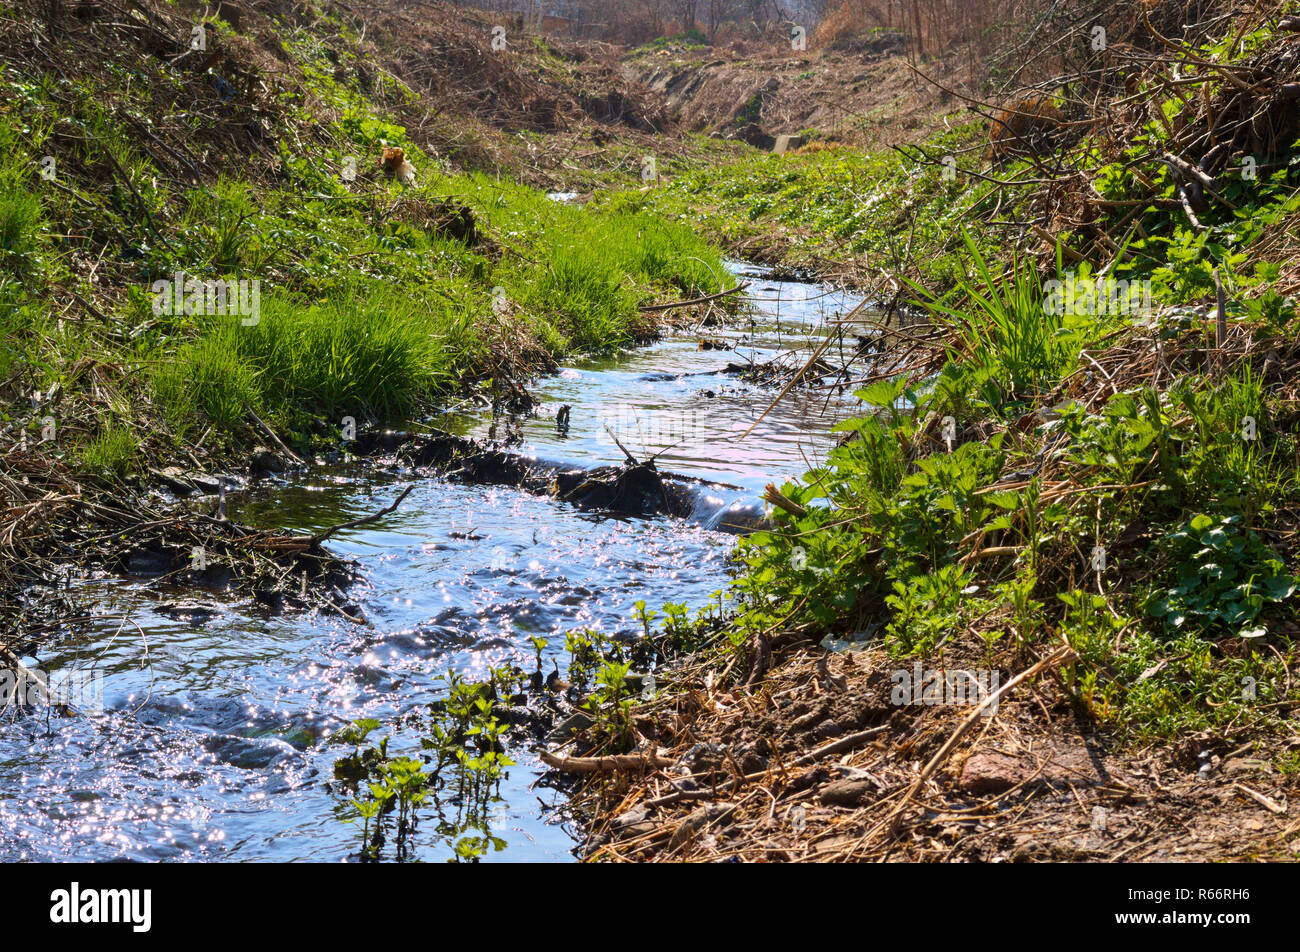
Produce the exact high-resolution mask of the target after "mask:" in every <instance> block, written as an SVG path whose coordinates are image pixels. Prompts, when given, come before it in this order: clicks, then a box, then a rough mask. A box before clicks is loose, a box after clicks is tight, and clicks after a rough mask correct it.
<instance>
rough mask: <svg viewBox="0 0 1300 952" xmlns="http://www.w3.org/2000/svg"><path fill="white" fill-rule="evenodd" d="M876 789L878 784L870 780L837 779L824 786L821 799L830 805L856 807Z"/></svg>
mask: <svg viewBox="0 0 1300 952" xmlns="http://www.w3.org/2000/svg"><path fill="white" fill-rule="evenodd" d="M875 790H876V785H875V784H874V783H872V782H871V781H870V780H837V781H835V782H834V783H830V784H827V785H826V786H825V787H823V788H822V792H821V800H822V803H823V804H825V805H826V806H828V807H856V806H860V805H861V804H862V803H863V802H864V801H865V800H867V799H868V798H869V797H870V796H871V795H872V794H873V793H875Z"/></svg>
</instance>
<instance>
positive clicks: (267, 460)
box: [248, 446, 284, 476]
mask: <svg viewBox="0 0 1300 952" xmlns="http://www.w3.org/2000/svg"><path fill="white" fill-rule="evenodd" d="M248 469H249V471H250V472H251V473H253V475H255V476H269V475H272V474H273V473H282V472H284V460H282V459H280V457H279V456H277V455H276V454H275V453H272V452H271V451H270V450H269V449H267V448H266V447H265V446H255V447H253V452H252V453H251V454H250V455H249V459H248Z"/></svg>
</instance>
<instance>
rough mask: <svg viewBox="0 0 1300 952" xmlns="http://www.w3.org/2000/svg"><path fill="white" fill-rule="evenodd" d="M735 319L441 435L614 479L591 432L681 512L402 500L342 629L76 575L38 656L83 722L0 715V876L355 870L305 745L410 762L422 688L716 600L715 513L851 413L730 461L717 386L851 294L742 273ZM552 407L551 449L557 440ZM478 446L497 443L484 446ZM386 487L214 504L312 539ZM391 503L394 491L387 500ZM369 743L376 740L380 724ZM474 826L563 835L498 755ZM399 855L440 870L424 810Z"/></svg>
mask: <svg viewBox="0 0 1300 952" xmlns="http://www.w3.org/2000/svg"><path fill="white" fill-rule="evenodd" d="M751 280H752V281H753V284H752V287H751V289H750V293H751V294H752V295H753V297H754V298H755V300H756V303H757V308H756V313H755V314H754V316H753V320H752V321H748V322H745V323H742V324H741V325H740V326H737V327H733V328H729V329H726V330H718V329H715V328H710V329H707V331H704V332H703V333H704V334H706V335H707V337H708V338H709V339H710V340H712V341H717V342H720V343H722V344H723V345H725V346H727V347H729V348H730V349H725V350H703V349H701V348H700V346H699V341H700V339H701V338H700V336H699V335H690V336H682V337H679V338H673V339H668V340H665V341H663V342H661V343H658V344H656V345H654V346H652V347H649V348H646V349H644V350H639V351H636V352H633V353H631V354H627V355H623V356H621V357H618V358H609V359H602V360H590V361H582V362H578V363H576V364H574V365H572V366H570V367H568V368H565V369H564V370H563V371H562V372H561V373H560V374H558V375H557V376H555V377H553V378H551V379H548V380H546V381H543V382H542V383H541V385H540V386H539V387H538V390H537V396H538V399H539V401H540V405H539V412H538V414H537V415H536V416H534V417H530V418H527V419H518V420H504V421H503V420H497V421H495V422H494V421H493V420H492V419H491V418H489V417H474V416H461V417H459V418H457V419H455V420H454V421H444V422H453V423H454V424H455V425H456V427H457V429H458V430H460V431H461V432H466V433H470V434H472V435H478V436H487V435H488V434H489V431H492V430H493V428H494V427H495V428H496V429H497V430H498V431H499V430H500V429H501V428H502V427H508V428H512V429H513V431H514V437H515V438H516V439H518V440H519V441H521V446H520V448H521V450H523V451H526V452H529V453H534V454H536V455H538V456H541V457H544V458H548V459H555V460H561V461H569V462H572V463H576V464H581V465H584V466H597V465H601V464H607V463H616V462H619V461H621V459H622V452H621V450H619V449H618V447H617V446H616V445H615V444H614V441H613V440H611V439H610V438H609V434H608V432H607V431H606V429H605V428H606V427H608V428H609V430H612V431H613V432H614V433H615V434H616V435H618V437H619V440H620V441H621V442H623V443H624V445H626V446H628V448H629V449H631V450H632V451H633V452H634V453H637V454H642V455H649V454H652V453H660V454H661V455H660V457H659V465H660V467H661V468H662V469H665V470H671V471H674V472H678V473H683V474H685V475H688V476H693V477H699V478H701V479H703V480H707V481H717V482H718V483H724V484H726V486H725V487H724V486H710V487H707V488H705V489H704V490H702V492H701V500H702V502H701V506H700V511H699V513H698V516H699V517H698V518H692V519H670V518H662V517H656V518H632V517H628V518H615V517H611V516H609V515H606V514H602V513H600V512H596V511H590V510H581V509H578V508H576V507H574V506H571V505H568V504H566V503H562V502H558V501H556V500H553V499H550V498H547V497H545V496H539V495H531V494H529V493H526V492H523V491H520V490H518V489H514V488H510V487H494V486H472V485H461V484H454V483H449V482H446V481H444V480H439V479H427V480H421V481H419V482H417V484H416V488H415V490H414V492H412V493H411V495H410V496H409V497H408V498H407V499H406V501H405V502H404V503H403V505H402V507H401V508H400V509H399V510H397V511H396V512H394V513H392V514H390V515H388V516H385V517H384V518H383V519H382V520H380V521H378V522H375V523H371V524H368V525H366V526H364V527H362V528H358V529H354V530H350V531H347V532H344V533H341V534H339V535H337V536H335V537H334V538H333V539H332V540H331V543H330V545H331V547H332V549H333V550H334V551H335V552H337V553H339V554H341V555H347V556H350V557H352V558H355V559H356V560H357V561H358V562H359V563H360V565H361V567H362V574H363V577H364V579H365V581H364V583H362V584H361V585H360V586H359V587H358V588H357V589H356V590H355V591H353V592H352V593H351V598H352V600H353V602H354V606H355V609H356V610H359V611H360V612H361V613H363V614H364V616H365V618H366V619H367V620H368V624H367V625H358V624H353V623H351V622H349V621H347V620H345V619H344V618H342V617H341V616H340V615H338V614H333V613H331V614H312V615H306V616H301V615H300V616H277V615H274V614H272V613H269V612H267V611H265V610H263V609H262V608H261V607H260V606H258V605H256V604H255V603H252V602H233V601H230V600H229V599H228V598H227V597H226V596H224V595H223V594H222V593H221V592H216V591H202V590H195V589H192V588H191V589H186V590H169V589H167V588H165V587H161V586H160V585H159V584H157V583H156V582H152V583H151V582H150V581H149V580H143V579H135V580H131V579H105V578H98V579H85V580H82V581H80V582H78V583H75V584H78V585H80V586H81V587H82V589H83V591H82V592H81V594H83V595H85V596H88V597H89V599H90V600H93V602H94V603H95V604H96V606H97V615H96V617H95V618H94V620H93V621H92V622H90V623H88V624H84V625H79V626H77V628H76V633H75V634H65V635H63V636H62V637H60V638H58V639H55V640H54V641H53V642H52V643H51V644H50V645H48V646H47V648H46V649H44V653H43V654H42V656H41V657H40V659H39V661H36V659H28V661H29V662H32V663H34V664H37V665H39V667H41V668H42V669H44V670H49V671H55V670H60V669H71V668H76V667H81V668H86V667H87V666H91V665H93V668H94V670H95V671H96V673H97V674H98V675H102V679H101V680H97V681H96V685H97V687H98V689H100V690H102V699H103V708H104V710H103V712H102V713H94V712H90V713H87V714H85V715H84V716H81V717H77V718H67V719H45V718H43V717H36V716H29V717H22V718H18V717H13V716H11V714H12V712H9V713H7V714H6V715H5V716H4V723H3V725H2V727H0V858H3V859H5V860H17V859H34V860H63V859H80V860H109V859H134V860H191V859H216V860H314V861H341V860H345V859H349V858H351V857H353V856H355V854H356V847H357V840H358V835H357V834H358V831H357V830H356V829H355V828H354V827H352V826H349V825H345V824H343V823H341V822H339V820H340V818H341V816H342V812H343V807H342V804H343V803H344V799H343V798H342V797H341V796H339V795H338V792H337V791H331V790H330V789H329V786H330V784H329V781H330V780H331V771H332V765H333V763H334V761H335V760H336V759H337V757H338V756H339V755H340V753H342V752H344V751H343V749H342V748H340V747H338V746H331V745H328V744H327V743H325V742H324V741H325V739H326V738H327V737H328V736H329V735H330V734H331V733H333V732H335V731H337V730H338V729H339V728H341V727H343V726H344V725H346V724H348V723H350V722H351V721H354V720H356V719H358V718H361V717H372V718H375V719H377V720H379V721H380V722H381V724H382V725H384V726H383V727H382V728H381V730H380V732H379V733H380V734H388V733H392V735H393V740H392V745H393V748H394V749H399V748H402V747H403V746H404V745H405V746H406V747H408V748H417V749H418V740H417V739H416V738H415V737H414V736H410V732H409V731H405V730H403V729H402V728H401V727H400V726H396V725H400V724H401V722H402V719H403V717H404V716H406V715H410V714H412V713H413V712H415V711H418V710H420V709H423V708H424V707H425V706H426V705H427V703H428V702H429V700H430V699H432V698H433V697H434V696H436V695H437V694H438V693H439V692H440V691H441V690H442V688H443V684H442V682H441V681H440V680H439V676H440V675H441V674H443V673H444V672H446V671H448V670H449V669H450V670H455V671H457V672H459V673H460V674H462V675H463V676H465V677H467V678H471V679H473V678H476V677H479V678H481V677H483V676H485V675H486V674H487V671H488V668H489V667H492V666H496V665H501V664H504V663H507V662H514V663H518V664H520V665H521V666H524V667H529V668H531V666H532V663H533V662H532V658H533V649H532V647H531V645H530V644H529V641H528V638H529V636H530V635H543V636H546V637H548V638H549V645H548V648H547V656H546V660H545V662H544V667H546V668H547V669H550V668H551V667H552V666H553V662H552V659H554V661H555V662H556V663H558V664H559V666H560V667H561V668H563V666H564V664H565V658H563V657H562V653H563V652H562V650H561V646H562V645H563V633H564V632H565V631H567V630H570V629H573V628H579V627H581V628H594V629H599V630H603V631H605V632H606V633H609V634H616V633H620V632H623V633H626V634H628V635H631V634H633V633H634V631H633V626H634V624H635V623H634V622H633V621H632V617H633V605H634V603H635V602H637V601H638V600H644V601H645V602H646V603H647V604H648V605H650V606H658V605H662V604H663V603H664V602H668V601H674V602H686V603H687V604H689V605H691V606H693V607H694V606H699V605H702V604H704V603H705V602H707V601H708V600H709V599H710V597H711V595H713V593H714V592H716V591H717V590H718V589H719V588H722V587H723V586H724V585H725V583H726V577H727V574H726V561H727V557H728V555H729V553H730V551H731V548H732V546H733V545H734V543H735V536H734V535H728V534H725V533H723V532H719V531H717V530H716V529H715V528H713V527H712V526H714V525H716V522H717V518H718V514H719V513H722V512H725V511H726V510H727V509H728V508H729V507H736V506H739V507H755V506H757V503H756V499H757V496H758V494H759V493H761V490H762V487H763V485H765V484H766V483H767V482H769V481H771V480H772V479H777V480H779V479H780V478H782V477H786V476H791V475H795V474H797V473H799V472H802V471H803V470H805V469H806V468H807V466H808V465H809V463H812V462H815V461H816V458H817V457H818V456H820V455H821V454H824V452H825V450H826V449H827V448H828V447H829V446H830V445H831V438H830V436H829V427H830V425H831V423H833V422H834V420H836V419H839V418H842V417H843V416H844V415H845V414H846V413H847V412H848V410H849V407H850V403H849V402H848V401H847V400H846V398H845V397H844V396H843V395H840V394H833V395H832V396H831V397H830V398H829V399H828V396H827V394H828V391H824V390H809V391H806V392H798V391H796V392H794V393H792V394H791V396H790V397H789V398H787V400H785V401H783V402H782V403H781V404H780V405H779V406H778V408H777V409H776V410H774V411H773V412H772V413H771V414H769V415H768V417H767V418H766V419H765V420H764V421H763V422H762V423H761V424H760V426H759V427H758V428H757V429H755V431H754V433H753V434H751V436H750V437H749V438H747V439H746V440H744V441H742V442H739V443H737V442H735V440H734V437H735V436H737V435H739V433H743V432H744V430H746V429H748V428H749V426H750V425H751V424H753V422H754V421H755V420H756V419H757V418H758V416H759V415H760V414H761V413H762V411H763V410H764V409H765V408H766V407H767V405H768V404H769V403H770V402H771V399H772V397H773V396H774V395H775V392H776V391H775V390H773V389H772V388H770V387H762V386H759V385H756V384H751V383H746V382H745V381H744V380H742V379H739V378H738V377H737V376H736V375H735V374H729V373H725V372H724V371H725V370H726V367H727V365H728V364H736V363H741V364H744V363H748V362H762V361H765V360H768V359H771V358H772V357H773V356H775V355H777V354H778V353H780V352H781V351H783V350H788V349H793V348H797V347H799V346H800V345H805V346H806V344H807V342H808V340H809V338H810V337H811V336H815V335H816V333H818V330H817V328H818V325H819V324H820V323H821V322H822V321H824V320H825V319H827V318H828V317H830V316H832V315H834V314H836V313H844V312H845V311H847V310H848V309H850V308H851V307H852V306H853V304H855V303H856V301H855V300H851V299H847V298H845V297H844V296H841V295H838V294H832V293H828V292H827V291H825V290H824V289H821V288H818V287H816V286H812V285H804V284H797V283H779V282H774V281H765V280H763V279H761V278H759V277H756V276H752V277H751ZM562 405H568V406H569V407H570V420H569V426H568V428H567V431H566V430H564V429H563V428H557V426H556V420H555V416H556V413H557V411H558V409H559V407H560V406H562ZM495 435H496V436H498V437H499V436H500V435H501V433H500V432H497V433H496V434H495ZM391 478H392V477H377V476H374V475H373V474H371V475H366V474H364V473H358V472H353V471H347V470H335V471H317V472H314V473H313V474H312V475H311V476H310V477H309V478H307V479H306V480H305V481H304V482H302V483H300V484H297V485H294V486H291V487H288V488H276V489H264V490H256V491H252V492H250V493H247V494H245V495H244V496H243V497H242V498H240V497H236V498H234V499H232V508H231V515H232V517H233V518H236V519H240V520H243V521H248V522H253V523H257V524H262V525H274V526H279V527H283V528H288V529H294V530H298V531H311V530H320V529H322V528H324V527H326V526H330V525H335V524H338V523H340V522H343V521H346V520H348V519H353V518H356V517H359V516H363V515H367V514H369V513H372V512H375V511H377V510H378V509H380V508H382V507H383V506H384V505H386V504H387V503H388V502H390V501H391V500H392V498H393V497H394V496H395V495H396V492H397V490H398V485H397V484H395V483H393V482H391V481H390V480H391ZM402 485H405V483H403V484H402ZM390 728H391V729H390ZM510 753H511V756H513V757H514V758H515V759H516V760H517V761H518V763H517V765H516V766H514V767H512V768H510V769H509V771H508V775H507V778H506V779H505V780H504V781H503V783H502V785H501V789H500V798H499V799H498V800H496V801H495V802H493V803H492V804H491V807H490V810H489V812H488V814H487V816H486V817H485V818H484V819H485V821H486V825H487V827H488V828H489V829H490V832H491V835H492V836H493V837H495V838H498V845H499V846H501V847H502V848H501V849H500V850H499V851H495V850H493V851H490V852H489V853H488V855H487V857H486V858H488V859H491V858H494V857H495V858H504V859H509V860H543V861H560V860H567V859H570V858H572V850H573V848H574V840H573V838H572V836H571V835H570V832H569V829H568V828H567V826H566V824H565V822H564V814H563V810H562V808H561V807H562V797H561V796H560V795H559V794H557V793H554V792H551V791H547V790H546V789H545V788H542V787H537V788H535V789H534V784H535V783H536V781H537V780H538V778H539V777H540V776H541V775H542V769H541V768H540V766H539V765H538V763H537V762H536V761H535V760H534V759H533V757H532V755H531V754H529V753H528V752H527V751H521V750H512V751H511V752H510ZM431 810H432V812H433V813H434V814H435V816H433V817H432V818H431V819H428V818H426V819H422V821H421V825H420V827H419V828H418V832H417V836H416V842H415V843H414V844H413V851H412V857H413V858H416V859H425V860H431V859H445V858H448V857H450V856H451V855H452V847H453V843H454V841H455V840H456V839H457V837H458V836H459V835H460V833H461V831H460V830H459V829H458V828H457V826H456V824H455V822H454V817H451V816H448V817H446V818H444V822H439V820H438V817H437V816H436V813H437V811H436V809H433V808H431Z"/></svg>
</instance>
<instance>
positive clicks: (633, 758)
mask: <svg viewBox="0 0 1300 952" xmlns="http://www.w3.org/2000/svg"><path fill="white" fill-rule="evenodd" d="M538 756H539V757H540V758H541V760H542V763H544V764H546V766H548V767H551V768H553V769H555V770H562V771H564V772H566V773H615V772H619V771H627V770H658V769H659V768H661V767H671V766H672V765H673V763H674V761H673V760H672V758H670V757H662V756H660V755H659V754H652V753H650V752H649V751H647V752H645V753H641V754H606V755H605V756H603V757H561V756H559V755H557V754H552V753H551V752H550V751H548V750H543V751H540V752H539V754H538Z"/></svg>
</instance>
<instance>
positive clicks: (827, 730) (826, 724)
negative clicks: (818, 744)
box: [813, 717, 844, 740]
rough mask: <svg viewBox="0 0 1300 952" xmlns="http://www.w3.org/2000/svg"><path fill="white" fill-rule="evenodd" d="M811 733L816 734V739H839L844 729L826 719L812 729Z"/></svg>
mask: <svg viewBox="0 0 1300 952" xmlns="http://www.w3.org/2000/svg"><path fill="white" fill-rule="evenodd" d="M813 733H815V734H817V736H818V737H825V738H826V739H827V740H829V739H830V738H832V737H839V736H840V735H841V734H843V733H844V728H842V727H840V725H839V724H837V723H835V721H834V720H832V719H831V718H829V717H828V718H826V720H824V721H822V722H821V723H820V724H818V725H817V726H816V727H815V728H814V729H813Z"/></svg>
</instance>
